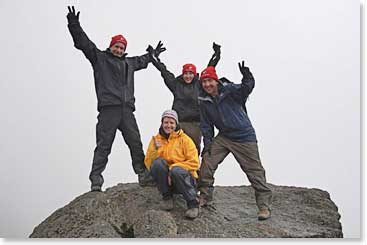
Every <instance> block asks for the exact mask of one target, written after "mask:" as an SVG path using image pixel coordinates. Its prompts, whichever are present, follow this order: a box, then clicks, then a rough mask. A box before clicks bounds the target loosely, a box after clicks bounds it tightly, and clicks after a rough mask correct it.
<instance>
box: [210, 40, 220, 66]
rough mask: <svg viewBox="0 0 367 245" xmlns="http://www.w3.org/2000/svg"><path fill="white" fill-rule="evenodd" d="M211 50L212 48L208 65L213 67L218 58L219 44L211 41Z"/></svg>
mask: <svg viewBox="0 0 367 245" xmlns="http://www.w3.org/2000/svg"><path fill="white" fill-rule="evenodd" d="M213 50H214V54H213V56H212V57H211V59H210V60H209V64H208V66H213V67H215V66H216V65H217V64H218V62H219V60H220V45H218V44H216V43H215V42H213Z"/></svg>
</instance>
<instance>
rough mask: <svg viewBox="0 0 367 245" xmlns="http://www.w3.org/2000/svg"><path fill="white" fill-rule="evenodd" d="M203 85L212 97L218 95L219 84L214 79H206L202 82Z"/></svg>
mask: <svg viewBox="0 0 367 245" xmlns="http://www.w3.org/2000/svg"><path fill="white" fill-rule="evenodd" d="M201 85H202V86H203V89H204V91H205V92H207V93H208V94H209V95H211V96H216V95H218V82H217V81H216V80H214V79H213V78H205V79H204V80H202V81H201Z"/></svg>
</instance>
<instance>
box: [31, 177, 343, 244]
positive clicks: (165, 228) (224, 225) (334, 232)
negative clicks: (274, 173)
mask: <svg viewBox="0 0 367 245" xmlns="http://www.w3.org/2000/svg"><path fill="white" fill-rule="evenodd" d="M271 188H272V189H273V192H274V193H273V204H272V217H271V219H269V220H265V221H258V220H257V207H256V205H255V198H254V191H253V189H252V187H250V186H225V187H224V186H216V188H215V192H214V206H211V207H207V208H201V210H200V214H199V217H198V218H196V219H195V220H188V219H186V218H185V217H184V211H185V209H186V204H185V202H184V201H183V200H182V197H181V196H175V208H174V209H173V210H172V211H170V212H166V211H161V210H160V209H159V203H160V201H161V197H160V195H159V193H158V191H157V189H156V188H155V187H145V188H143V187H140V186H139V185H138V184H136V183H130V184H118V185H117V186H114V187H112V188H108V189H107V190H106V191H105V192H103V193H98V192H88V193H85V194H83V195H81V196H79V197H77V198H76V199H75V200H73V201H72V202H71V203H69V204H68V205H66V206H65V207H63V208H60V209H58V210H57V211H55V212H54V213H53V214H52V215H51V216H50V217H48V218H47V219H46V220H44V221H43V222H42V223H41V224H40V225H38V226H37V227H36V228H35V229H34V231H33V233H32V234H31V235H30V237H50V238H51V237H52V238H66V237H83V238H86V237H101V238H107V237H115V238H121V237H171V238H172V237H176V238H199V237H200V238H212V237H217V238H241V237H243V238H267V237H269V238H275V237H293V238H306V237H332V238H341V237H343V233H342V227H341V223H340V222H339V219H340V215H339V213H338V209H337V207H336V205H335V204H334V203H333V202H332V201H331V200H330V196H329V194H328V193H327V192H326V191H322V190H319V189H308V188H300V187H287V186H275V185H271Z"/></svg>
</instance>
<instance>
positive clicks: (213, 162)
mask: <svg viewBox="0 0 367 245" xmlns="http://www.w3.org/2000/svg"><path fill="white" fill-rule="evenodd" d="M228 154H229V150H228V149H227V147H226V145H225V143H224V142H223V140H222V138H221V136H217V137H215V138H214V140H213V142H212V145H211V148H210V154H209V153H205V154H204V156H203V158H202V162H201V166H200V176H199V190H200V195H204V196H207V197H208V198H211V197H212V192H213V188H214V187H213V184H214V173H215V171H216V170H217V168H218V165H219V164H220V163H221V162H223V160H224V158H225V157H226V156H227V155H228Z"/></svg>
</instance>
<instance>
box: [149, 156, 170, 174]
mask: <svg viewBox="0 0 367 245" xmlns="http://www.w3.org/2000/svg"><path fill="white" fill-rule="evenodd" d="M166 169H167V163H166V161H165V160H163V159H162V158H156V159H154V160H153V162H152V165H151V166H150V171H151V172H156V171H160V170H166Z"/></svg>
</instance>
